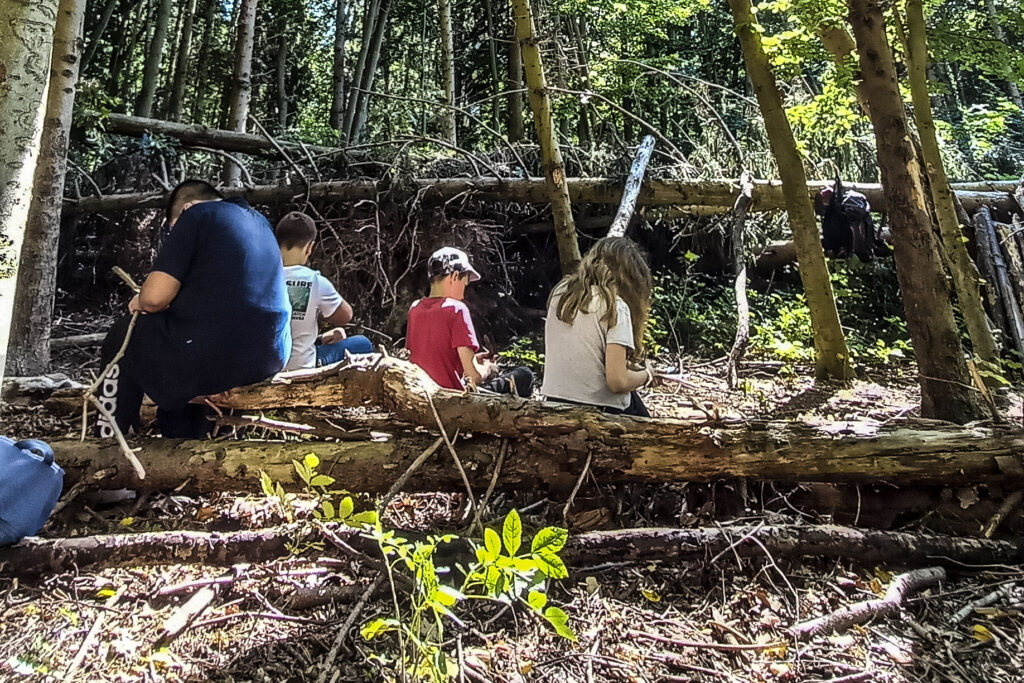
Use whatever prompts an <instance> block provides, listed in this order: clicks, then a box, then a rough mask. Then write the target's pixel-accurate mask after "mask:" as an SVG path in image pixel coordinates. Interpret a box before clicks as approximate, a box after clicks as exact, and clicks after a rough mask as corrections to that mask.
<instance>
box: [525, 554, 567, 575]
mask: <svg viewBox="0 0 1024 683" xmlns="http://www.w3.org/2000/svg"><path fill="white" fill-rule="evenodd" d="M533 559H535V560H537V568H538V569H540V570H541V571H542V572H544V575H545V576H547V577H548V578H549V579H567V578H569V571H568V570H567V569H566V568H565V562H562V558H560V557H559V556H558V555H555V554H554V553H552V552H545V551H541V552H539V553H534V554H533Z"/></svg>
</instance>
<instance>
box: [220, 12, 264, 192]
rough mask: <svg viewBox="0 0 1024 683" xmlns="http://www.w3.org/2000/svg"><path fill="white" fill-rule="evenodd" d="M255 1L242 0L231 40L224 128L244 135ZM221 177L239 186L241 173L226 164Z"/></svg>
mask: <svg viewBox="0 0 1024 683" xmlns="http://www.w3.org/2000/svg"><path fill="white" fill-rule="evenodd" d="M257 2H258V0H242V4H241V7H240V9H239V17H238V31H237V34H236V36H237V37H236V38H235V71H234V76H233V78H232V80H231V101H230V109H229V112H228V125H227V128H228V130H234V131H238V132H240V133H244V132H245V126H246V122H247V121H248V120H249V100H250V98H251V97H252V46H253V37H254V36H255V34H256V4H257ZM221 178H222V179H223V180H224V182H225V183H227V184H229V185H239V184H241V180H242V171H241V169H240V168H238V165H237V164H235V163H233V162H231V161H226V162H225V164H224V171H223V173H222V175H221Z"/></svg>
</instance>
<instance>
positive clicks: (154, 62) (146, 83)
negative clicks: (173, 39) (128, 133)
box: [135, 0, 171, 117]
mask: <svg viewBox="0 0 1024 683" xmlns="http://www.w3.org/2000/svg"><path fill="white" fill-rule="evenodd" d="M170 19H171V0H160V5H159V6H158V7H157V11H156V25H155V26H154V28H153V39H152V40H151V41H150V43H149V51H148V52H147V53H146V65H145V68H144V69H143V71H142V90H141V91H140V92H139V99H138V100H137V101H136V103H135V115H136V116H147V117H148V116H152V115H153V102H154V101H155V99H156V86H157V85H158V84H159V83H160V63H161V62H162V61H163V57H164V47H165V46H166V45H167V25H168V24H169V23H170Z"/></svg>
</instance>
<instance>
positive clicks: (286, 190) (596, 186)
mask: <svg viewBox="0 0 1024 683" xmlns="http://www.w3.org/2000/svg"><path fill="white" fill-rule="evenodd" d="M829 182H832V181H826V180H813V181H809V182H808V183H807V193H808V196H809V197H813V196H816V195H817V194H818V192H819V191H820V190H821V188H822V186H824V185H825V184H827V183H829ZM566 183H567V184H568V187H569V198H570V200H571V201H572V202H573V203H574V204H576V203H589V204H619V202H620V200H621V199H622V193H623V183H622V182H621V181H619V180H615V179H609V178H567V179H566ZM844 187H846V188H847V189H850V190H857V191H858V192H862V193H863V194H865V195H866V196H867V197H868V200H869V201H870V202H871V206H872V207H874V210H875V211H885V197H884V195H883V193H882V186H881V185H879V184H877V183H850V184H849V185H844ZM224 194H225V196H227V197H245V198H246V199H247V200H248V201H249V202H250V203H252V204H274V203H280V202H285V203H287V202H293V201H296V199H297V198H299V197H302V198H303V201H305V199H306V198H307V196H308V198H309V199H310V200H332V201H336V202H357V201H363V200H366V199H376V198H377V196H378V194H389V196H391V197H394V198H395V199H405V198H408V197H412V196H417V195H419V194H422V195H423V196H424V197H425V198H428V199H430V198H432V199H435V200H439V201H444V200H448V199H451V198H453V197H456V196H459V195H464V194H465V195H468V196H469V197H471V198H473V199H477V200H481V201H493V202H522V203H532V204H547V203H548V202H549V199H550V197H549V195H548V190H547V186H546V185H545V180H544V178H508V179H496V178H421V179H416V180H411V181H408V182H406V183H403V184H401V185H398V186H391V185H390V184H388V183H386V182H379V181H374V180H343V181H329V182H319V183H311V184H310V185H309V186H308V188H307V186H305V185H301V184H299V185H257V186H256V187H253V188H242V187H238V188H224ZM955 194H956V196H957V198H958V199H959V200H960V201H961V202H962V203H963V205H964V207H965V208H966V209H967V210H968V211H974V210H976V209H977V208H979V207H981V206H990V207H991V208H992V209H994V210H997V211H999V212H1001V213H1002V214H1004V215H1008V214H1009V213H1010V212H1012V211H1013V210H1014V208H1015V207H1016V202H1015V201H1014V199H1013V196H1012V195H1010V194H1008V193H1006V192H978V191H973V190H970V191H968V190H964V191H957V192H956V193H955ZM738 195H739V182H738V181H736V180H731V179H712V180H646V181H644V183H643V185H642V186H641V187H640V191H639V194H638V196H637V204H638V205H644V206H655V205H679V206H683V207H698V208H696V209H695V210H694V212H695V213H697V214H699V215H709V214H711V213H729V212H730V211H732V207H733V206H734V205H735V203H736V197H737V196H738ZM165 203H166V195H165V193H163V192H142V193H133V194H116V195H104V196H90V197H83V198H82V199H73V198H65V200H64V211H65V212H66V213H69V214H70V213H90V212H91V213H111V212H117V211H129V210H136V209H156V208H163V206H164V204H165ZM783 207H784V203H783V200H782V186H781V184H780V183H779V181H777V180H755V181H754V189H753V194H752V201H751V206H750V211H752V212H757V211H777V210H780V209H782V208H783Z"/></svg>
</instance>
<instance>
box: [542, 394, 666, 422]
mask: <svg viewBox="0 0 1024 683" xmlns="http://www.w3.org/2000/svg"><path fill="white" fill-rule="evenodd" d="M551 400H552V401H557V402H559V403H571V404H573V405H576V406H586V407H588V408H596V409H598V410H600V411H601V412H604V413H609V414H611V415H631V416H632V417H650V416H651V412H650V411H649V410H647V406H646V405H644V402H643V399H641V398H640V394H639V393H637V392H635V391H631V392H629V405H628V406H626V407H625V408H612V407H611V406H597V405H594V404H593V403H582V402H580V401H570V400H569V399H566V398H552V399H551Z"/></svg>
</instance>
